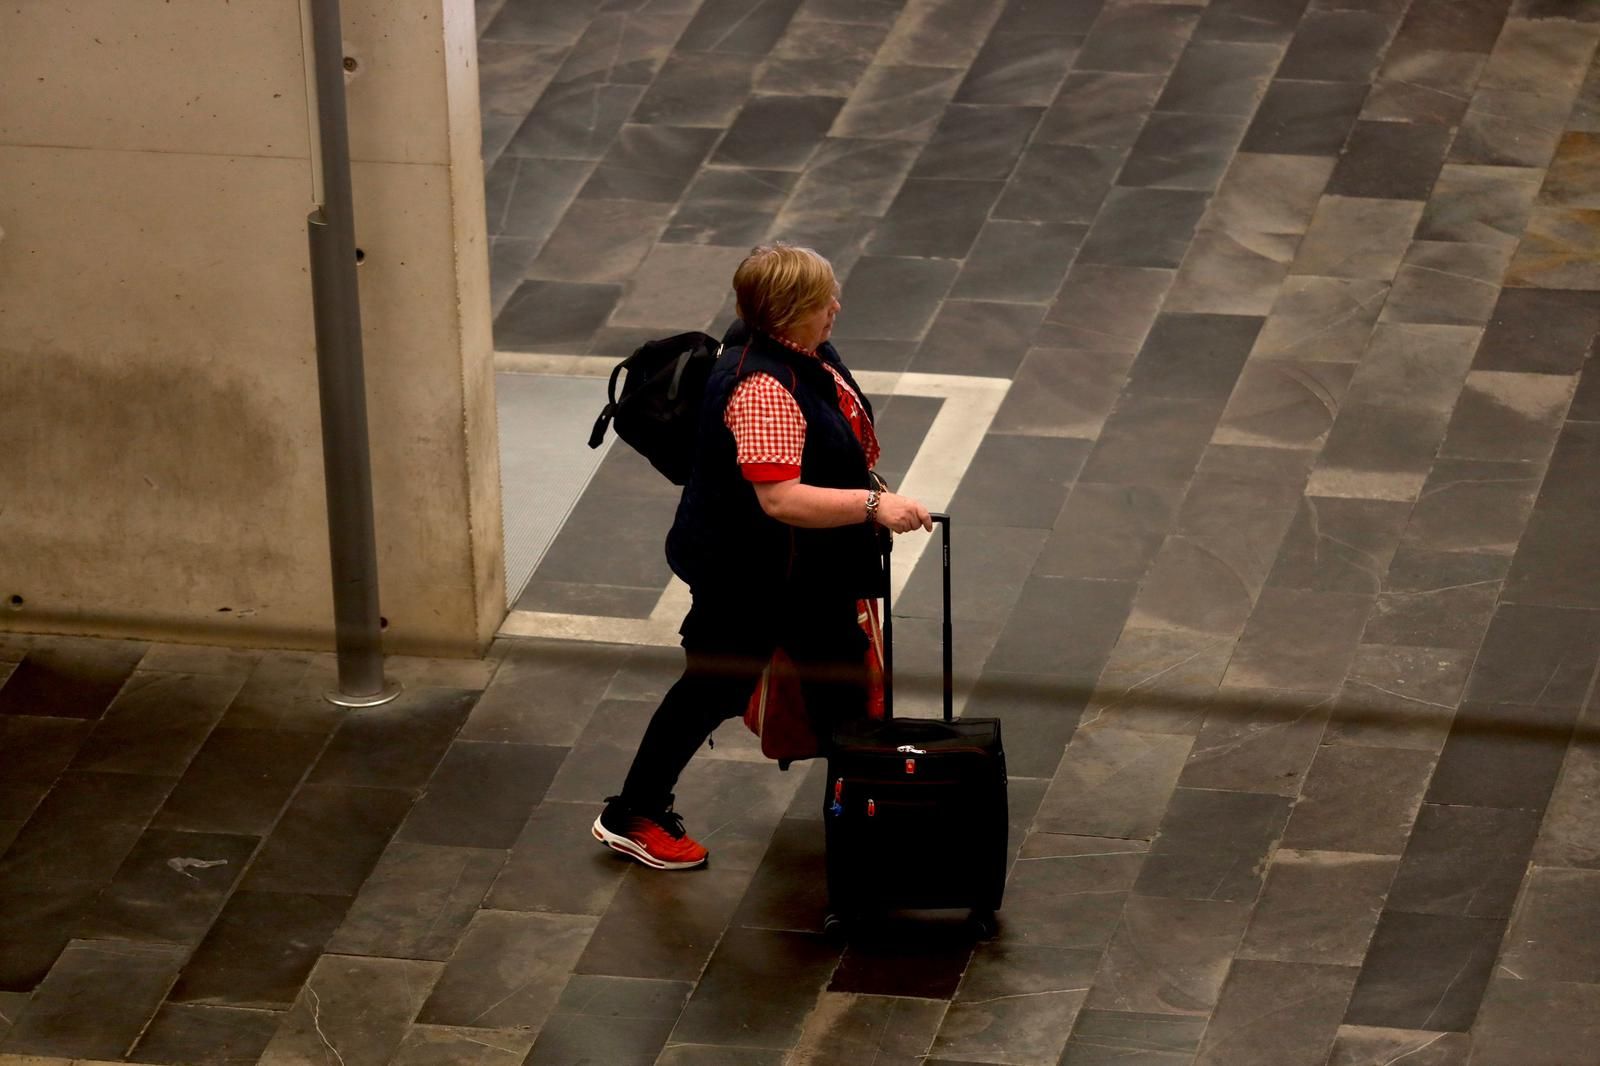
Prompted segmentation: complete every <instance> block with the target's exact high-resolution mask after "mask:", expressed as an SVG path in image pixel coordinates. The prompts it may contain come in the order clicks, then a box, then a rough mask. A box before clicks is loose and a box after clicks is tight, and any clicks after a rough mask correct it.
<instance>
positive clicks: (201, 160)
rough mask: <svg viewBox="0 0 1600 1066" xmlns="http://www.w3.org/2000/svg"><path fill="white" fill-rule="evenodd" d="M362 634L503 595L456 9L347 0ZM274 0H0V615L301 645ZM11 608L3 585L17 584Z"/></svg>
mask: <svg viewBox="0 0 1600 1066" xmlns="http://www.w3.org/2000/svg"><path fill="white" fill-rule="evenodd" d="M344 27H345V42H346V51H347V53H349V54H350V55H352V56H354V57H355V58H356V59H357V61H358V63H359V66H358V69H357V71H356V73H355V74H354V75H352V76H350V77H349V78H348V79H347V88H348V98H349V110H350V127H351V152H352V156H353V158H354V160H355V165H354V174H355V177H354V183H355V210H356V243H357V244H358V245H359V246H360V247H361V248H362V249H363V250H364V251H365V253H366V261H365V264H364V265H363V266H362V267H361V268H360V272H359V276H360V280H361V296H362V314H363V326H364V333H365V348H366V369H367V395H368V405H369V418H370V424H371V435H372V441H373V480H374V486H375V487H374V493H375V502H376V519H377V535H378V543H379V554H380V561H379V569H380V574H381V585H382V588H381V594H382V605H383V613H384V615H385V616H386V617H387V618H388V619H389V622H390V625H389V628H388V630H387V633H386V638H385V645H386V647H387V648H388V650H391V651H399V652H413V653H428V654H471V653H473V652H475V651H477V650H480V649H481V648H483V647H484V646H486V644H487V642H488V640H489V639H490V637H491V636H492V634H493V632H494V629H495V628H496V626H497V625H498V624H499V622H500V620H501V618H502V616H503V613H504V591H503V584H504V581H503V578H502V570H503V558H502V546H501V533H500V528H501V527H500V499H499V471H498V460H497V449H496V430H495V409H494V399H493V392H492V390H493V367H492V351H491V349H492V342H491V337H490V317H489V297H488V265H487V254H486V238H485V235H484V217H483V174H482V164H481V162H480V160H479V137H480V134H479V124H478V90H477V61H476V38H475V34H474V27H473V5H472V0H345V4H344ZM301 47H302V32H301V25H300V12H299V5H298V3H297V2H296V0H231V2H229V3H222V2H214V0H170V2H163V0H74V2H73V3H70V4H60V3H54V2H50V0H18V3H16V4H7V5H5V6H4V7H3V8H0V229H3V231H4V236H3V238H0V629H10V630H17V631H24V632H53V633H87V634H97V635H109V636H136V637H144V638H154V639H165V640H195V641H203V642H215V643H238V644H247V645H256V646H284V647H329V646H331V639H332V638H331V634H332V598H331V595H330V593H329V572H328V547H327V525H326V516H325V506H324V499H323V485H322V453H321V432H320V428H319V422H318V419H319V414H318V407H317V392H316V354H315V342H314V337H313V330H312V316H311V292H310V283H309V276H308V271H307V257H306V235H305V219H306V215H307V213H308V212H309V211H310V209H311V206H312V204H311V199H312V194H311V179H310V166H309V162H308V156H309V151H308V145H309V143H310V135H309V130H308V124H307V115H306V90H305V75H304V66H303V64H302V59H301ZM19 600H20V602H18V601H19Z"/></svg>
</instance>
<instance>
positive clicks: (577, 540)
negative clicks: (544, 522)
mask: <svg viewBox="0 0 1600 1066" xmlns="http://www.w3.org/2000/svg"><path fill="white" fill-rule="evenodd" d="M676 506H677V501H676V500H674V499H671V498H670V497H647V498H641V497H640V496H638V494H635V493H627V494H618V495H612V494H605V495H602V494H601V493H598V492H588V493H585V494H584V495H583V496H582V497H580V498H579V500H578V502H577V504H576V505H575V506H574V507H573V509H572V513H571V514H570V515H568V516H567V521H566V523H565V524H564V525H563V526H562V527H561V532H560V533H558V534H557V535H556V539H555V540H554V541H553V542H552V543H551V545H550V547H549V548H548V549H547V550H546V552H545V556H544V558H543V559H542V560H540V562H539V566H538V569H536V570H535V571H534V574H535V575H536V576H538V577H540V578H544V579H546V580H550V581H579V582H591V583H608V582H615V583H617V584H622V585H631V586H633V587H635V588H656V589H663V588H666V586H667V578H668V575H669V573H670V571H669V570H668V569H667V561H666V557H665V555H664V554H663V552H662V550H661V538H662V533H661V531H662V530H664V529H667V528H669V527H670V526H671V525H672V518H671V516H672V513H673V509H674V508H675V507H676ZM629 516H632V517H629ZM646 516H648V517H646Z"/></svg>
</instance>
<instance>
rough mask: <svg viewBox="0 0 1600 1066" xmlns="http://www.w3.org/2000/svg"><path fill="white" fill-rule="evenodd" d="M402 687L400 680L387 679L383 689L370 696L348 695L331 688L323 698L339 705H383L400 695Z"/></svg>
mask: <svg viewBox="0 0 1600 1066" xmlns="http://www.w3.org/2000/svg"><path fill="white" fill-rule="evenodd" d="M400 689H401V685H400V682H398V681H389V680H387V679H386V680H385V681H384V682H383V689H382V691H379V692H374V693H373V694H372V695H370V696H347V695H345V694H344V693H343V692H339V691H337V690H329V691H327V692H324V693H323V694H322V698H323V699H325V700H327V701H328V702H329V703H332V704H334V705H335V706H339V707H381V706H383V705H384V704H385V703H388V702H389V701H390V700H392V699H394V698H395V697H396V696H398V695H400Z"/></svg>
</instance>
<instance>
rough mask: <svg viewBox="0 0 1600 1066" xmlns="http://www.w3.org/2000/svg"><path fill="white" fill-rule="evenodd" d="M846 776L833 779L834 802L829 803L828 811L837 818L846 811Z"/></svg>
mask: <svg viewBox="0 0 1600 1066" xmlns="http://www.w3.org/2000/svg"><path fill="white" fill-rule="evenodd" d="M843 798H844V778H842V777H838V778H835V779H834V781H833V802H832V803H830V804H829V805H828V813H829V814H831V815H833V816H834V817H835V818H837V817H839V815H841V814H843V813H844V803H843V802H842V801H843Z"/></svg>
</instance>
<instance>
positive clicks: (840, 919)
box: [822, 912, 850, 937]
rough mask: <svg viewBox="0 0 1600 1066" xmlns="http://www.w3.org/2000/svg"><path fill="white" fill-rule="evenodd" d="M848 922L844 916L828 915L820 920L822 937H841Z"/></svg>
mask: <svg viewBox="0 0 1600 1066" xmlns="http://www.w3.org/2000/svg"><path fill="white" fill-rule="evenodd" d="M849 924H850V923H849V922H847V921H846V920H845V917H844V915H842V914H834V913H831V912H830V913H829V914H828V915H827V916H826V917H824V918H823V919H822V935H823V936H828V937H842V936H844V934H845V932H846V931H847V929H848V927H849Z"/></svg>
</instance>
